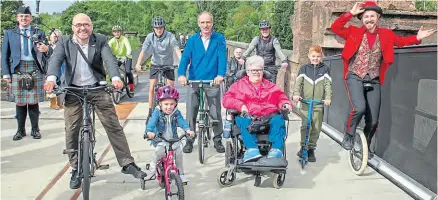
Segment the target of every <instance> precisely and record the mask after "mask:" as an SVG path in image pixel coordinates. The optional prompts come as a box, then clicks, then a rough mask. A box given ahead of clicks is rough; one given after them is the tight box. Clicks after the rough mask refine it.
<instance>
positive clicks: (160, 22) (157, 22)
mask: <svg viewBox="0 0 438 200" xmlns="http://www.w3.org/2000/svg"><path fill="white" fill-rule="evenodd" d="M164 26H166V22H165V21H164V19H163V17H161V16H158V17H154V18H152V27H153V28H159V27H164Z"/></svg>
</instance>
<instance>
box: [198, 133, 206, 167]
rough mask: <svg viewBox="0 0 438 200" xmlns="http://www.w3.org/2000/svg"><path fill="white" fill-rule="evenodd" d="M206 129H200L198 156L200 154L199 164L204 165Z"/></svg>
mask: <svg viewBox="0 0 438 200" xmlns="http://www.w3.org/2000/svg"><path fill="white" fill-rule="evenodd" d="M204 132H205V128H199V134H198V154H199V162H200V163H201V164H204V153H205V152H204V150H205V149H204V137H205V136H204V134H205V133H204Z"/></svg>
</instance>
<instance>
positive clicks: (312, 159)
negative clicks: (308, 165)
mask: <svg viewBox="0 0 438 200" xmlns="http://www.w3.org/2000/svg"><path fill="white" fill-rule="evenodd" d="M308 159H309V162H316V158H315V149H309V154H308Z"/></svg>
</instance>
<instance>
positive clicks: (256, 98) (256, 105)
mask: <svg viewBox="0 0 438 200" xmlns="http://www.w3.org/2000/svg"><path fill="white" fill-rule="evenodd" d="M284 104H289V105H290V106H292V103H291V101H290V100H289V99H288V98H287V96H286V94H285V93H284V92H283V91H282V90H281V89H280V88H279V87H278V86H276V85H275V84H274V83H272V82H270V81H268V80H266V79H263V80H262V83H261V87H260V91H258V90H257V89H256V88H255V87H254V86H253V85H252V83H250V82H249V78H248V76H246V77H244V78H242V79H240V80H238V81H237V82H236V83H234V84H232V85H231V87H230V89H229V90H228V91H227V92H226V93H225V94H224V97H223V99H222V105H223V106H224V107H225V108H226V109H233V110H237V111H240V110H241V109H242V106H243V105H246V107H247V108H248V112H249V114H250V115H254V116H257V117H261V116H266V115H269V114H272V113H274V112H279V111H280V109H281V107H282V106H283V105H284Z"/></svg>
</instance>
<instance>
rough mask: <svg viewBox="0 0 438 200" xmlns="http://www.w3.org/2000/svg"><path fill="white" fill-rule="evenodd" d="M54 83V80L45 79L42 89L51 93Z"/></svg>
mask: <svg viewBox="0 0 438 200" xmlns="http://www.w3.org/2000/svg"><path fill="white" fill-rule="evenodd" d="M55 85H56V83H55V82H54V81H46V83H44V90H46V91H47V93H52V92H53V88H54V87H55Z"/></svg>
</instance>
